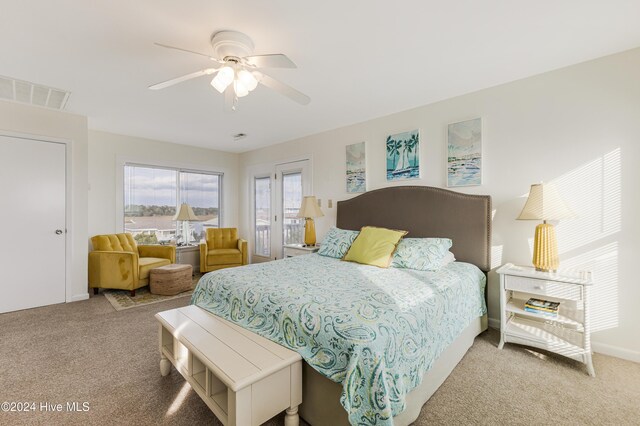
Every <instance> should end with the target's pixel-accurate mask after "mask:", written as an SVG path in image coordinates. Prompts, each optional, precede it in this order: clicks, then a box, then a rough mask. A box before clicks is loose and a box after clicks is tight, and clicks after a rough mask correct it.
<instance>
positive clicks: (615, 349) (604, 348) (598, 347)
mask: <svg viewBox="0 0 640 426" xmlns="http://www.w3.org/2000/svg"><path fill="white" fill-rule="evenodd" d="M591 349H593V351H594V352H597V353H599V354H603V355H609V356H613V357H616V358H621V359H626V360H627V361H633V362H638V363H640V352H638V351H632V350H629V349H625V348H621V347H620V346H613V345H608V344H606V343H598V342H591Z"/></svg>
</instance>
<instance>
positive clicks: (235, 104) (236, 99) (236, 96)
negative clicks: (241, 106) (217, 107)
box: [231, 94, 238, 111]
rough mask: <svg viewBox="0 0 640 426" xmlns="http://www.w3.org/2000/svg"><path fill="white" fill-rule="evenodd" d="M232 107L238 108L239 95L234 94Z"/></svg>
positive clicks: (233, 108)
mask: <svg viewBox="0 0 640 426" xmlns="http://www.w3.org/2000/svg"><path fill="white" fill-rule="evenodd" d="M231 109H232V110H234V111H236V110H237V109H238V95H235V94H234V95H233V106H232V107H231Z"/></svg>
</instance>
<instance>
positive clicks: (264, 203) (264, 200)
mask: <svg viewBox="0 0 640 426" xmlns="http://www.w3.org/2000/svg"><path fill="white" fill-rule="evenodd" d="M254 183H255V191H256V192H255V230H256V243H255V254H257V255H258V256H267V257H268V256H271V177H270V176H264V177H256V178H255V181H254Z"/></svg>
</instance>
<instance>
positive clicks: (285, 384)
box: [156, 305, 302, 426]
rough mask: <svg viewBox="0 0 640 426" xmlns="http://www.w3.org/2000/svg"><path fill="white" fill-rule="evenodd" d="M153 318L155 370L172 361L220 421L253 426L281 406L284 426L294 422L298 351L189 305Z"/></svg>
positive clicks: (299, 399) (163, 369)
mask: <svg viewBox="0 0 640 426" xmlns="http://www.w3.org/2000/svg"><path fill="white" fill-rule="evenodd" d="M156 319H157V320H158V321H159V322H160V356H161V359H160V372H161V374H162V375H163V376H166V375H167V374H169V371H170V370H171V364H173V365H174V366H175V367H176V370H178V371H179V372H180V374H182V376H184V378H185V379H186V380H187V381H188V382H189V383H190V384H191V387H192V388H193V389H194V390H195V391H196V392H197V394H198V395H199V396H200V398H202V400H203V401H204V402H205V403H206V404H207V405H208V406H209V408H210V409H211V411H213V413H214V414H215V415H216V417H217V418H218V419H219V420H220V421H221V422H222V423H223V424H224V425H228V426H234V425H247V426H249V425H250V426H257V425H260V424H262V423H264V422H265V421H267V420H269V419H270V418H272V417H273V416H275V415H276V414H278V413H280V412H282V411H283V410H286V411H287V413H286V416H285V425H286V426H297V425H298V424H299V417H298V405H300V403H301V402H302V358H301V357H300V355H299V354H298V353H296V352H293V351H291V350H289V349H287V348H285V347H283V346H280V345H278V344H276V343H274V342H272V341H270V340H267V339H265V338H264V337H261V336H258V335H257V334H255V333H252V332H250V331H248V330H245V329H243V328H242V327H239V326H237V325H235V324H233V323H231V322H229V321H226V320H224V319H222V318H219V317H217V316H215V315H212V314H210V313H208V312H207V311H205V310H203V309H201V308H198V307H197V306H193V305H192V306H187V307H184V308H179V309H172V310H170V311H165V312H160V313H158V314H156Z"/></svg>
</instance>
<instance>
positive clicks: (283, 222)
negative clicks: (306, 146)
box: [251, 160, 311, 263]
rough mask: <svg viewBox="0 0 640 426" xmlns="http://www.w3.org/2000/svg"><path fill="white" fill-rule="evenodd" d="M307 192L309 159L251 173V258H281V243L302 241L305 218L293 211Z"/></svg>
mask: <svg viewBox="0 0 640 426" xmlns="http://www.w3.org/2000/svg"><path fill="white" fill-rule="evenodd" d="M310 193H311V174H310V170H309V160H303V161H296V162H292V163H285V164H278V165H276V166H275V168H274V169H272V171H271V172H264V173H259V174H254V175H253V209H254V211H253V230H254V235H253V253H252V256H251V261H252V262H254V263H255V262H265V261H268V260H273V259H281V258H282V245H283V244H289V243H302V242H303V241H304V219H301V218H297V217H296V215H297V213H298V210H299V209H300V203H301V202H302V197H303V196H304V195H310Z"/></svg>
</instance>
